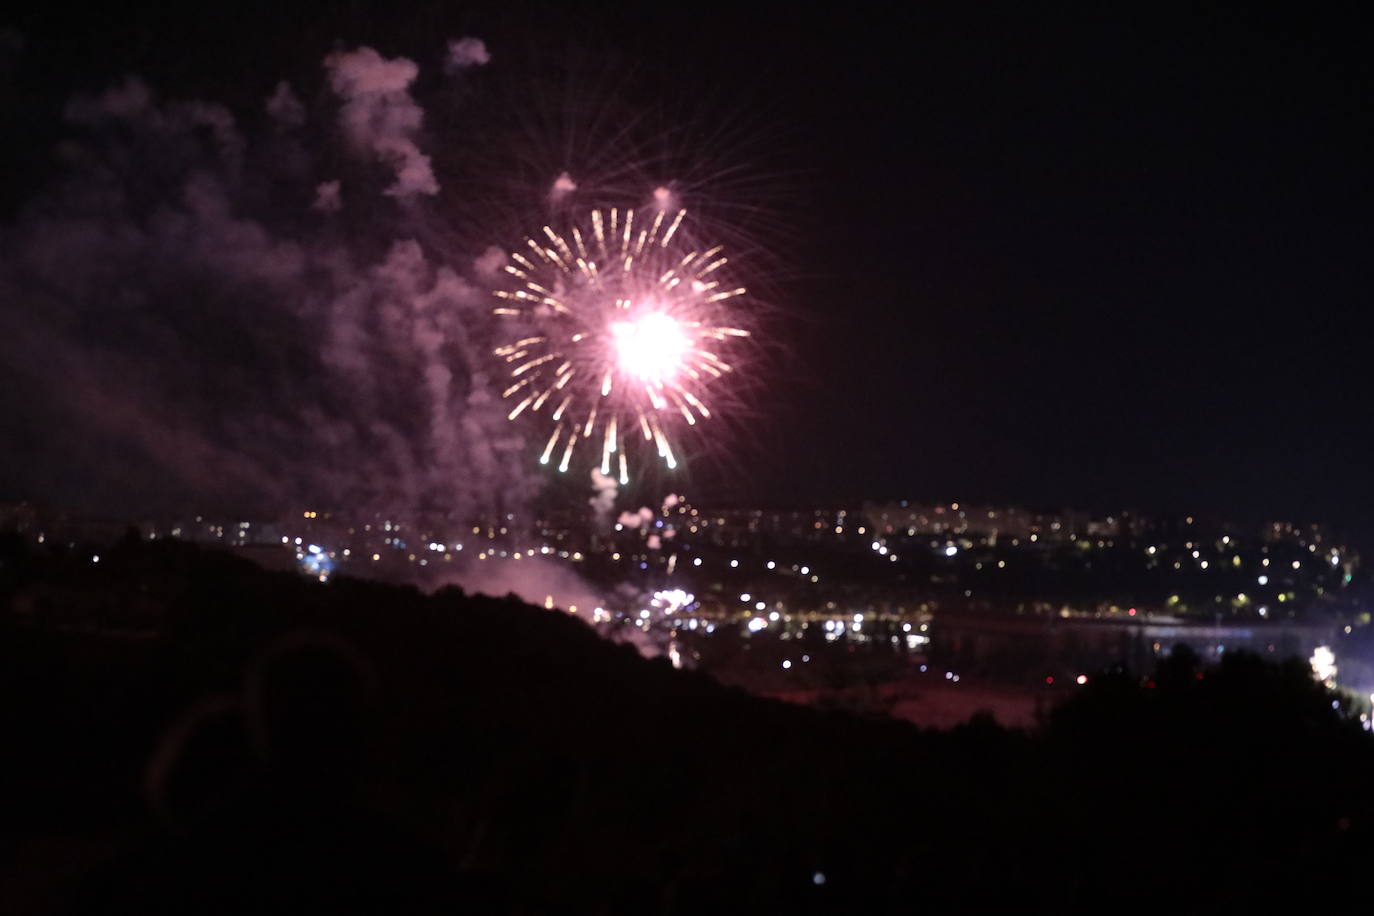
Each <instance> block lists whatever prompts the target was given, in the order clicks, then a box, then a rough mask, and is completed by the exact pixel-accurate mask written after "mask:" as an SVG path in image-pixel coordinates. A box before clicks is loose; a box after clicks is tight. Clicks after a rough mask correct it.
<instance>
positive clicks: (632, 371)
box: [494, 207, 749, 483]
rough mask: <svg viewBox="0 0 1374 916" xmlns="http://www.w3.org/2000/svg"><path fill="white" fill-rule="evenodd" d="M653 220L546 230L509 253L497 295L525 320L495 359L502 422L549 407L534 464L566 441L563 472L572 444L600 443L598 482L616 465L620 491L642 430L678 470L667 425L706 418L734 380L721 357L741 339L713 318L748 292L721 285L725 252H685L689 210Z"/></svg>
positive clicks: (607, 215)
mask: <svg viewBox="0 0 1374 916" xmlns="http://www.w3.org/2000/svg"><path fill="white" fill-rule="evenodd" d="M651 213H652V215H651V216H645V217H643V218H638V217H637V215H636V211H635V210H632V209H618V208H614V207H613V208H611V209H610V210H608V211H606V212H604V213H603V212H602V211H601V210H593V211H592V213H591V215H590V219H589V221H588V222H587V223H585V224H583V225H580V226H579V225H573V226H572V227H571V228H570V230H569V231H568V234H567V235H561V234H559V233H558V232H555V231H554V229H553V228H552V227H549V226H545V227H544V229H543V236H544V237H543V238H542V239H534V238H530V239H526V240H525V245H526V248H527V249H528V251H514V252H511V254H510V263H508V264H506V266H505V271H506V273H507V274H508V275H509V277H510V278H511V281H512V287H513V288H510V289H498V290H496V291H495V295H496V296H497V298H499V299H500V300H502V304H501V305H500V306H499V307H497V308H496V309H494V311H495V313H496V314H498V315H503V316H508V317H511V318H515V319H520V320H522V322H523V324H524V325H525V328H524V331H525V334H526V336H522V337H520V338H519V339H518V340H515V341H512V342H510V343H507V344H504V345H502V346H500V347H497V348H496V350H495V353H496V355H497V356H498V357H501V358H502V359H503V360H504V361H505V362H506V363H507V364H508V365H509V366H510V370H509V371H510V385H509V387H507V388H506V390H505V391H504V392H503V394H502V396H503V397H504V398H506V399H508V400H511V401H513V402H514V406H513V407H512V408H511V409H510V411H509V413H508V416H509V418H510V419H511V420H514V419H516V418H517V417H519V416H520V415H521V414H522V413H524V412H525V411H527V410H528V411H529V412H530V413H531V414H533V413H537V412H539V411H541V410H543V409H544V408H545V406H546V405H547V406H548V408H549V415H550V419H551V421H552V423H553V424H554V429H553V431H552V433H551V434H550V436H549V438H548V441H547V444H546V445H545V446H544V449H543V452H542V453H541V455H540V457H539V462H540V464H548V463H550V461H551V460H552V459H553V457H554V455H555V454H556V453H557V450H558V447H559V444H560V443H562V454H561V460H559V462H558V465H557V466H558V469H559V471H566V470H567V469H568V466H569V463H570V462H571V460H572V457H573V454H574V452H575V450H576V447H577V445H578V443H579V442H583V443H591V444H592V446H591V447H593V448H594V447H596V445H597V444H598V443H599V450H600V457H601V461H600V468H601V473H603V474H606V475H610V474H611V473H612V466H613V463H614V464H616V465H618V471H619V478H620V482H621V483H628V482H629V468H628V463H627V460H626V446H627V445H628V443H627V442H626V441H625V440H626V439H627V438H629V437H631V436H633V435H634V434H635V432H636V431H638V433H640V434H642V435H643V437H644V440H645V441H646V442H647V443H649V444H650V445H651V446H653V447H654V448H655V450H656V451H657V453H658V456H659V458H661V459H662V460H663V462H664V463H665V464H666V465H667V466H668V468H669V469H673V468H676V467H677V463H678V462H677V455H676V453H675V452H674V449H673V446H672V443H671V441H670V438H669V434H670V432H671V430H672V428H673V425H674V424H675V423H676V422H677V420H678V419H679V418H680V419H681V420H682V421H683V422H685V423H686V424H688V425H689V426H695V425H696V423H697V421H698V420H704V419H709V418H710V417H711V410H710V408H709V407H708V406H707V399H708V396H707V388H708V387H709V386H710V384H711V383H712V382H714V381H716V380H719V379H722V378H724V376H725V375H726V374H727V373H729V372H732V371H733V370H734V367H733V366H732V365H731V364H730V363H729V362H727V361H726V360H725V359H724V358H723V357H722V354H721V353H720V352H719V351H720V350H721V348H722V344H726V343H728V342H729V341H730V340H732V339H735V338H741V337H748V336H749V332H748V331H745V330H742V329H740V328H737V327H729V326H722V323H721V316H722V314H723V313H724V312H725V311H726V310H727V309H728V306H727V305H726V304H725V303H727V302H728V300H732V299H735V298H736V297H739V296H742V295H744V294H745V289H744V287H734V286H731V285H729V284H723V282H722V279H721V277H722V274H723V273H724V271H722V268H723V267H725V265H726V264H727V263H728V259H727V258H726V257H725V256H724V255H723V254H722V247H721V246H719V245H717V246H715V247H712V248H709V249H706V250H704V251H702V250H697V249H696V248H694V247H692V246H690V245H688V244H686V243H685V240H684V235H683V233H680V232H679V231H678V230H679V228H680V227H681V225H682V221H683V219H684V217H685V216H686V213H687V211H686V210H678V211H677V212H676V213H675V214H671V215H670V213H669V211H667V210H663V209H658V210H654V211H651ZM637 219H638V224H637ZM613 459H615V460H614V462H613Z"/></svg>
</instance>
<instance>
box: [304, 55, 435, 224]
mask: <svg viewBox="0 0 1374 916" xmlns="http://www.w3.org/2000/svg"><path fill="white" fill-rule="evenodd" d="M324 67H325V70H326V71H328V73H329V85H330V87H331V88H333V90H334V94H335V95H337V96H338V97H339V98H340V99H342V100H343V105H342V106H341V107H340V108H339V126H340V127H342V128H343V130H344V133H345V134H347V135H348V138H349V139H350V140H351V141H352V142H353V144H354V145H355V147H357V148H358V149H359V150H363V151H366V152H369V153H371V154H372V156H374V157H375V158H376V159H377V160H378V161H379V162H383V163H386V164H387V165H389V166H391V167H392V168H393V169H394V170H395V172H396V181H395V183H394V184H392V185H391V186H390V187H389V188H387V189H386V193H387V194H390V195H392V196H394V197H408V196H410V195H413V194H437V193H439V183H438V182H437V181H435V179H434V171H433V170H432V169H431V168H430V160H429V157H428V156H426V155H425V154H424V153H422V152H420V148H419V147H418V146H416V145H415V141H414V136H415V134H416V133H417V132H418V131H419V130H420V126H421V124H422V123H423V122H424V110H423V109H421V108H420V106H419V105H417V104H416V103H415V100H414V99H412V98H411V96H410V84H411V83H413V82H414V81H415V77H416V76H417V75H418V74H419V68H418V67H417V66H416V65H415V62H414V61H410V60H406V59H405V58H404V57H397V58H394V59H391V60H387V59H386V58H384V57H382V56H381V55H380V54H378V53H377V52H376V51H374V50H372V49H371V48H358V49H357V50H355V51H344V52H339V53H336V54H331V55H329V56H328V57H326V58H325V60H324Z"/></svg>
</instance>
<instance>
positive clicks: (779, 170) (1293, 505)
mask: <svg viewBox="0 0 1374 916" xmlns="http://www.w3.org/2000/svg"><path fill="white" fill-rule="evenodd" d="M966 6H967V5H965V7H966ZM284 7H285V5H277V4H272V5H268V4H247V5H245V4H235V5H234V6H233V7H232V8H229V7H225V8H222V9H220V10H218V11H215V12H210V13H207V14H204V15H201V14H200V13H197V14H196V15H195V17H194V18H190V17H191V14H190V13H185V14H181V18H177V17H172V18H163V17H161V16H153V15H152V14H139V15H134V16H127V15H126V14H124V13H114V12H111V11H108V10H107V11H104V12H99V11H88V10H85V9H84V8H78V7H73V6H70V5H63V4H54V5H45V6H44V7H43V8H42V9H40V10H35V11H29V12H27V13H25V14H23V15H21V16H19V17H17V18H15V19H12V20H11V23H12V26H13V29H14V32H12V33H10V35H11V40H9V41H8V45H9V46H10V47H11V50H10V51H8V52H6V53H5V55H4V57H3V58H0V105H3V114H0V127H3V130H4V135H5V136H6V138H7V139H8V141H9V142H7V143H6V144H5V145H4V158H3V160H0V167H2V169H0V170H2V171H3V174H4V175H5V176H7V177H5V178H4V179H2V180H0V192H2V193H0V204H3V218H4V220H5V221H6V222H7V223H10V222H13V221H14V220H15V219H17V214H19V213H20V211H21V209H22V208H23V207H24V206H25V204H26V202H28V201H29V199H30V197H31V194H32V190H33V189H34V188H35V187H41V186H42V185H43V184H44V182H45V181H48V180H50V178H51V175H52V173H53V170H54V169H55V168H56V166H55V163H56V159H55V157H54V156H53V155H52V150H53V148H54V145H55V144H56V142H57V141H58V139H59V138H60V137H62V136H63V134H64V129H63V126H62V124H61V123H60V121H59V115H60V112H61V110H62V105H63V103H64V101H65V100H66V99H67V98H68V97H70V96H71V95H72V94H73V93H75V92H80V91H85V92H90V91H95V90H98V89H99V88H101V87H102V86H105V85H107V84H109V83H112V82H114V81H116V80H118V79H120V78H122V77H123V76H124V75H126V74H130V73H136V74H139V75H141V76H142V77H144V78H145V79H146V80H147V81H148V82H149V83H150V84H151V85H153V86H155V87H158V88H159V89H161V90H162V91H164V92H167V93H169V94H176V95H181V96H187V97H189V96H196V97H205V98H213V99H216V100H218V101H221V102H223V103H225V104H226V105H228V106H229V107H230V108H231V109H233V110H235V111H236V112H237V111H239V110H240V109H248V108H252V107H254V106H257V107H259V108H260V107H261V103H262V99H264V98H266V97H267V96H268V95H270V94H271V92H272V89H273V87H274V86H275V85H276V83H277V81H278V80H279V79H282V78H290V79H293V80H296V81H300V80H305V79H308V78H311V77H312V75H313V78H314V79H315V80H316V82H318V81H319V77H318V73H319V61H320V60H321V59H322V58H323V57H324V55H325V54H327V53H328V52H329V51H330V50H331V49H333V48H342V47H349V48H351V47H356V46H358V45H370V46H372V47H374V48H376V49H377V50H378V51H379V52H381V53H382V54H383V55H387V56H399V55H404V56H407V57H411V58H413V59H415V60H417V61H419V62H420V63H421V64H422V66H424V67H430V68H431V69H433V67H432V66H431V63H430V62H431V61H433V60H435V59H437V55H438V54H439V53H440V52H441V49H442V43H443V39H445V38H448V37H458V36H462V35H472V36H478V37H481V38H482V39H484V40H485V42H486V44H487V47H488V48H489V49H490V51H491V54H492V61H491V63H490V64H489V65H487V67H486V68H485V69H486V72H485V73H484V74H482V78H483V79H485V80H488V81H489V84H491V85H494V84H496V83H498V82H500V81H501V79H502V73H501V71H500V68H501V66H502V62H503V60H506V61H511V60H518V59H528V57H529V55H530V52H531V49H540V48H545V47H547V48H548V49H549V53H550V54H551V55H553V54H563V53H567V52H568V51H569V49H571V50H572V51H573V52H574V53H576V54H578V55H581V56H582V58H583V59H591V60H606V61H610V62H612V64H610V65H608V66H625V67H627V68H629V70H630V71H632V72H633V74H634V79H633V81H632V82H633V83H634V85H633V87H632V88H631V89H629V90H627V92H628V94H629V97H630V98H632V99H635V100H640V99H645V98H652V97H655V96H660V97H662V98H665V99H669V100H670V102H669V103H667V104H666V105H665V107H666V109H668V110H678V106H681V108H682V110H689V111H690V109H691V107H692V100H694V99H696V100H707V101H702V102H700V105H701V108H702V110H704V111H712V112H714V111H718V110H722V109H723V110H728V111H730V112H732V113H733V117H734V120H733V121H732V124H738V125H743V126H742V127H741V128H739V129H737V130H735V131H734V132H733V133H732V135H731V137H730V138H728V142H720V143H718V144H717V146H718V147H719V148H718V149H711V150H708V153H709V155H710V156H713V157H720V156H724V157H727V158H728V157H730V156H734V155H738V156H739V157H740V161H739V165H740V167H741V168H742V169H744V171H745V172H746V173H747V174H749V175H752V176H753V178H752V179H751V180H752V184H751V183H749V182H746V183H745V187H746V189H749V188H752V189H755V190H757V192H758V194H759V199H758V201H757V203H758V205H759V206H760V207H762V208H763V210H764V211H766V216H767V218H766V219H761V220H759V221H758V225H759V226H762V227H767V226H769V225H773V226H776V227H777V231H776V234H775V235H774V236H771V237H769V236H768V234H767V233H763V234H764V236H765V237H762V238H759V239H758V242H759V244H761V245H764V246H769V247H772V248H773V249H775V252H774V253H775V254H776V255H777V257H776V258H775V259H767V260H768V262H769V269H770V270H772V271H774V272H775V274H776V276H773V277H770V278H766V279H765V281H764V282H762V283H761V284H756V285H758V286H760V287H761V288H765V289H767V290H768V292H769V296H770V299H771V300H773V309H772V311H771V313H770V314H769V315H768V316H767V318H766V322H767V328H768V329H769V332H770V333H771V334H773V335H774V337H775V341H776V343H775V346H774V349H773V352H772V354H771V355H770V357H769V359H768V362H769V369H768V371H769V373H771V379H770V381H769V385H768V387H767V389H766V390H765V391H763V392H761V393H760V394H759V395H758V397H757V399H756V405H755V406H756V410H757V417H756V419H755V420H753V421H751V422H750V423H747V424H744V428H743V429H742V430H740V431H739V432H738V433H737V435H739V437H740V441H739V443H738V446H737V447H736V448H735V449H733V450H732V454H731V457H730V458H729V459H728V460H725V461H722V462H718V463H716V464H714V465H709V466H704V467H703V468H701V469H700V470H698V471H696V472H695V473H697V477H698V479H697V480H695V481H694V484H695V486H696V489H697V492H696V493H694V494H693V495H694V496H695V497H696V498H697V499H699V500H701V501H704V502H710V501H713V500H712V497H713V496H715V497H718V498H719V499H720V500H731V501H740V502H751V501H753V502H759V501H766V502H770V503H775V504H802V503H807V502H812V501H815V502H831V501H838V500H841V499H852V498H865V497H874V498H885V497H893V498H900V497H909V498H913V499H918V500H932V501H934V500H950V499H963V500H966V501H969V502H982V501H996V502H1007V503H1022V504H1030V505H1033V506H1044V507H1054V506H1077V507H1083V508H1087V509H1098V510H1107V509H1114V508H1119V507H1135V508H1138V509H1141V510H1145V511H1169V512H1173V511H1179V512H1183V511H1187V512H1197V513H1203V514H1217V515H1221V516H1226V517H1232V518H1236V519H1238V520H1259V519H1264V518H1269V517H1281V518H1292V519H1295V520H1326V521H1332V522H1336V523H1338V524H1341V525H1343V526H1348V528H1349V529H1350V530H1352V531H1353V532H1354V533H1357V534H1359V535H1362V536H1365V537H1367V536H1369V535H1371V534H1374V524H1371V522H1370V521H1369V520H1368V519H1367V515H1368V513H1367V509H1368V507H1370V506H1371V504H1374V482H1372V481H1371V477H1370V474H1369V473H1368V470H1369V465H1370V462H1369V458H1368V455H1369V451H1370V448H1371V446H1374V435H1371V433H1370V432H1369V419H1368V414H1369V410H1370V401H1371V397H1370V395H1371V393H1374V368H1371V365H1370V360H1369V353H1370V339H1371V333H1370V332H1371V331H1374V318H1371V315H1370V311H1369V308H1368V306H1369V304H1370V292H1369V290H1370V288H1371V287H1370V281H1371V269H1370V263H1371V259H1370V258H1371V256H1370V252H1371V251H1374V231H1371V215H1370V214H1371V205H1372V204H1374V183H1372V182H1371V178H1370V173H1371V170H1370V163H1371V162H1374V141H1372V140H1371V137H1374V131H1371V129H1370V124H1369V120H1370V116H1369V113H1368V112H1369V110H1370V107H1371V75H1370V63H1369V54H1368V47H1369V31H1368V29H1367V28H1366V27H1365V23H1364V21H1363V20H1362V19H1360V18H1358V17H1357V15H1356V12H1355V11H1356V8H1355V7H1354V6H1351V7H1348V8H1344V9H1342V8H1338V7H1334V6H1329V7H1327V8H1326V9H1325V10H1322V11H1311V10H1305V9H1304V10H1289V11H1288V12H1287V13H1286V14H1285V15H1284V16H1283V17H1273V18H1265V16H1264V14H1259V13H1254V12H1247V11H1244V10H1243V9H1236V10H1231V11H1211V12H1199V11H1191V12H1186V13H1171V14H1167V15H1166V14H1164V13H1162V12H1161V11H1160V9H1159V7H1157V6H1151V7H1148V8H1147V10H1146V11H1144V12H1140V13H1138V14H1122V13H1119V12H1117V11H1115V10H1110V9H1103V10H1099V11H1097V12H1094V13H1089V14H1086V15H1063V16H1045V15H1043V14H1040V13H1037V12H1034V11H1031V10H1029V9H1026V8H1025V7H1024V5H1023V6H1022V8H1021V9H1019V10H1017V11H1015V12H1008V11H992V10H989V9H972V8H962V7H961V8H960V11H958V12H951V11H949V10H944V11H931V10H925V9H909V10H907V11H903V12H896V11H892V10H887V11H882V12H878V11H873V12H869V11H861V10H858V9H857V8H856V7H853V6H850V5H844V4H840V5H833V6H831V7H830V8H829V9H828V10H827V11H823V12H803V11H802V10H801V8H800V7H796V6H793V7H791V8H789V9H788V10H787V11H786V12H780V13H777V14H763V13H758V14H742V13H738V12H725V11H715V10H712V9H711V8H709V7H696V6H693V7H687V6H679V5H665V6H659V7H656V8H654V9H651V10H648V11H643V12H631V11H628V10H622V11H617V12H615V13H613V14H612V13H605V12H599V11H597V10H595V9H590V8H589V9H587V10H585V11H580V12H568V11H566V8H562V7H560V8H561V9H564V12H561V13H557V14H554V13H549V14H545V13H544V12H543V11H542V8H540V7H538V6H535V5H528V4H515V5H511V4H501V5H493V6H492V8H491V9H483V8H481V7H478V6H466V7H465V6H464V5H462V4H443V5H439V4H434V5H417V6H415V7H413V8H412V10H410V11H407V10H399V11H398V10H396V9H392V8H391V5H390V4H376V5H375V6H369V5H367V4H361V3H355V4H351V5H333V4H330V5H325V4H320V5H317V7H316V8H313V9H312V8H310V7H308V6H303V7H293V8H292V9H289V10H288V9H286V8H284ZM0 25H4V23H0ZM15 34H17V35H18V36H19V38H20V42H19V43H20V44H22V48H21V49H19V50H17V51H16V50H13V46H14V45H15V44H16V42H14V41H13V40H12V39H13V35H15ZM509 76H510V74H509V73H506V74H505V77H507V78H508V77H509ZM517 82H518V81H517ZM481 89H482V86H481V85H477V87H476V88H475V89H474V90H473V91H474V92H480V91H481ZM569 91H571V92H574V93H576V92H578V91H583V90H580V89H579V88H578V87H577V86H572V87H571V88H570V89H569ZM585 91H586V92H593V91H600V90H598V89H596V88H595V87H592V88H590V89H587V90H585ZM434 104H435V103H434V102H432V101H431V102H429V103H428V114H429V115H430V116H433V114H434ZM26 141H27V142H26ZM442 166H443V162H442V160H441V159H439V158H436V171H438V173H439V178H440V180H441V182H442V181H443V179H444V175H443V172H442ZM552 177H553V176H552V175H550V176H549V179H550V180H551V179H552ZM755 231H761V230H755ZM21 308H24V304H22V303H18V302H15V301H6V302H3V303H0V310H11V309H21ZM12 370H13V367H12V366H7V365H5V364H4V363H3V362H0V380H3V378H4V374H5V373H8V372H10V371H12ZM11 397H13V395H11ZM53 422H54V425H56V424H57V423H58V422H59V421H58V420H57V419H56V418H54V421H53ZM60 422H62V423H64V424H67V421H65V420H64V421H60ZM6 426H7V427H8V428H6V427H3V426H0V429H5V431H6V435H7V437H9V438H10V439H11V440H12V441H16V442H17V441H19V440H20V439H24V440H25V441H26V442H27V443H29V444H24V445H21V447H19V448H18V449H15V448H10V449H7V454H6V456H5V457H4V458H3V459H0V462H2V463H0V485H3V486H0V489H3V490H4V491H5V492H3V493H0V496H3V497H20V496H35V497H39V498H44V499H49V500H52V501H55V502H63V501H79V500H81V499H85V498H88V497H89V496H90V487H89V486H87V485H86V484H84V483H83V482H82V480H81V479H78V478H83V479H84V478H88V477H89V474H90V472H89V470H88V469H87V468H85V467H83V466H82V465H80V464H79V463H77V462H72V463H70V464H66V463H63V462H56V463H54V462H53V461H51V460H45V461H44V463H45V465H46V466H47V467H46V469H45V471H44V472H43V473H34V472H33V470H32V468H31V467H28V465H29V464H30V463H32V462H33V461H34V460H36V458H37V457H41V456H42V455H43V452H42V449H41V448H40V447H38V446H35V445H33V444H32V442H33V441H37V440H40V439H44V438H45V437H55V436H57V431H56V430H55V429H48V428H45V425H44V422H43V420H42V415H41V413H31V414H30V415H29V416H27V417H26V418H25V419H24V420H23V421H22V422H19V423H8V424H6ZM61 438H62V439H63V441H70V439H71V432H70V430H69V429H65V428H64V430H63V431H62V434H61ZM135 476H137V475H135Z"/></svg>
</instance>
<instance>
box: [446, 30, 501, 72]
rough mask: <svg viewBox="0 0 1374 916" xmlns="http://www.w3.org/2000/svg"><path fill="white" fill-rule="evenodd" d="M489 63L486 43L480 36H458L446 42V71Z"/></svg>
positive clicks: (457, 70) (456, 70) (489, 56)
mask: <svg viewBox="0 0 1374 916" xmlns="http://www.w3.org/2000/svg"><path fill="white" fill-rule="evenodd" d="M489 63H491V54H490V53H489V52H488V51H487V44H486V42H484V41H483V40H482V39H480V38H471V37H468V38H459V39H456V40H452V41H450V42H449V43H448V57H447V58H445V60H444V71H445V72H446V73H450V74H453V73H458V72H459V71H462V70H469V69H471V68H473V67H480V66H482V65H483V64H489Z"/></svg>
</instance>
